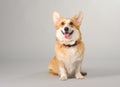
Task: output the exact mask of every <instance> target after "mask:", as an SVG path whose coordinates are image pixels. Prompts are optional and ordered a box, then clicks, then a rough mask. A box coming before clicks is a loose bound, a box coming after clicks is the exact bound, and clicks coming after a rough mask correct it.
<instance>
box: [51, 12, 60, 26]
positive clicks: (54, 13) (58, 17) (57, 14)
mask: <svg viewBox="0 0 120 87" xmlns="http://www.w3.org/2000/svg"><path fill="white" fill-rule="evenodd" d="M52 16H53V22H54V24H55V25H56V24H57V22H58V21H59V19H60V17H61V16H60V14H59V13H58V12H53V15H52Z"/></svg>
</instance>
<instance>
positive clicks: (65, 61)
mask: <svg viewBox="0 0 120 87" xmlns="http://www.w3.org/2000/svg"><path fill="white" fill-rule="evenodd" d="M82 18H83V16H82V15H81V14H79V15H75V16H74V17H72V18H63V17H61V16H60V15H59V14H58V13H56V12H55V13H54V14H53V21H54V24H55V27H56V31H57V30H58V32H60V33H61V31H59V29H61V28H62V31H63V29H64V27H66V26H68V27H69V28H71V29H76V30H74V31H75V32H77V33H75V32H74V33H75V34H73V36H72V37H73V39H72V40H73V41H69V39H68V40H66V39H62V38H61V36H60V35H61V34H59V33H57V34H58V37H57V36H56V45H55V56H54V58H53V59H52V60H51V61H50V62H49V65H48V68H49V73H50V74H52V75H61V77H60V79H61V80H65V79H67V77H66V74H75V77H76V78H77V79H80V78H81V79H82V78H83V76H82V75H86V73H84V72H82V71H78V70H79V68H78V67H79V66H81V64H82V60H83V55H84V50H85V48H84V43H83V41H82V37H81V32H80V30H79V29H80V25H81V21H82ZM62 22H65V25H62ZM70 22H72V23H73V24H72V25H70ZM74 35H75V36H74ZM76 35H77V36H76ZM61 39H62V41H61ZM73 42H74V43H75V42H76V43H77V45H76V46H75V47H72V48H71V49H70V48H67V47H65V45H64V44H66V43H67V44H68V43H69V44H71V43H72V44H73ZM74 53H75V54H74ZM74 64H75V65H74ZM69 65H70V66H69ZM76 65H77V66H76ZM71 66H73V67H71ZM75 67H76V68H75ZM71 70H72V71H74V72H75V73H72V72H71ZM65 71H66V72H65ZM80 73H81V74H80Z"/></svg>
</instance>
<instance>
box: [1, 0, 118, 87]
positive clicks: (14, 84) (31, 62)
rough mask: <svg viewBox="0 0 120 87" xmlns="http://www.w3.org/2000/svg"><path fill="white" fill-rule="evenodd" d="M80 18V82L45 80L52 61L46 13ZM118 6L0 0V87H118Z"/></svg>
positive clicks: (93, 1)
mask: <svg viewBox="0 0 120 87" xmlns="http://www.w3.org/2000/svg"><path fill="white" fill-rule="evenodd" d="M81 10H82V11H83V12H84V19H83V23H82V26H81V31H82V35H83V41H84V42H85V47H86V51H85V56H84V63H83V67H84V70H85V71H87V72H88V75H87V76H86V78H85V79H84V80H76V79H69V80H67V81H65V82H62V81H59V80H58V77H56V76H50V75H49V74H48V69H47V64H48V62H49V60H50V59H51V58H52V57H53V56H54V45H55V29H54V25H53V22H52V12H53V11H58V12H59V13H60V14H61V15H62V16H63V17H72V16H73V15H74V14H76V13H77V12H79V11H81ZM119 45H120V0H0V87H48V86H49V87H58V86H59V87H61V86H64V87H88V86H89V87H103V86H105V87H108V86H109V87H113V86H114V87H119V86H120V83H119V81H120V62H119V61H120V46H119Z"/></svg>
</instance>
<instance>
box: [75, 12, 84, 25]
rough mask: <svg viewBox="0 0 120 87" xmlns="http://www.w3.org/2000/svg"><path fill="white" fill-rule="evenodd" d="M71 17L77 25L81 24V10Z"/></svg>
mask: <svg viewBox="0 0 120 87" xmlns="http://www.w3.org/2000/svg"><path fill="white" fill-rule="evenodd" d="M73 19H74V20H75V21H76V23H77V25H78V26H79V25H81V23H82V19H83V12H82V11H80V12H79V13H78V14H76V15H75V16H74V17H73Z"/></svg>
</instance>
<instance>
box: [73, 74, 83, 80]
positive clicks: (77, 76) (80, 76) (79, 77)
mask: <svg viewBox="0 0 120 87" xmlns="http://www.w3.org/2000/svg"><path fill="white" fill-rule="evenodd" d="M75 77H76V79H84V76H83V75H82V74H81V73H76V74H75Z"/></svg>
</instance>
